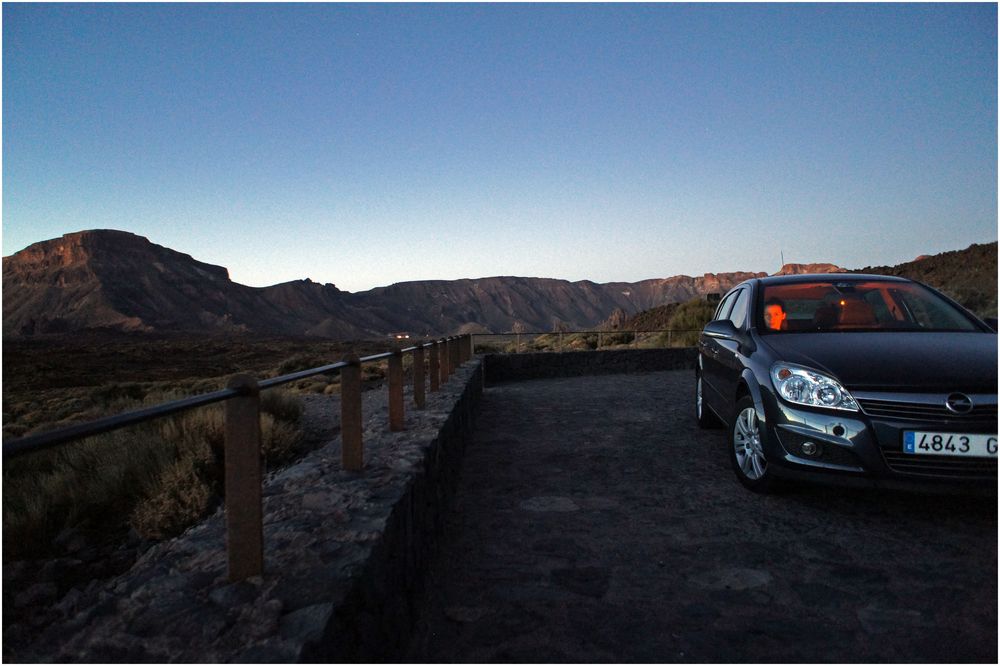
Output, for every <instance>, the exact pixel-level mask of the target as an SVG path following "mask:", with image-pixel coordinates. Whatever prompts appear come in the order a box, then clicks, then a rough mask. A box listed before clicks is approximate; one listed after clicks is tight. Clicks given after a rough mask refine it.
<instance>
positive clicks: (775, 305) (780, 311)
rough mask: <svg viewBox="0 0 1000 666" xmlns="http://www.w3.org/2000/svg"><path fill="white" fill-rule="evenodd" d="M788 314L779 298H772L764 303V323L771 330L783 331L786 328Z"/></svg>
mask: <svg viewBox="0 0 1000 666" xmlns="http://www.w3.org/2000/svg"><path fill="white" fill-rule="evenodd" d="M787 319H788V314H787V313H786V312H785V303H784V301H782V300H781V299H780V298H772V299H769V300H768V301H767V303H765V304H764V324H765V325H766V326H767V327H768V328H769V329H771V330H772V331H783V330H785V329H786V328H788V322H787V321H786V320H787Z"/></svg>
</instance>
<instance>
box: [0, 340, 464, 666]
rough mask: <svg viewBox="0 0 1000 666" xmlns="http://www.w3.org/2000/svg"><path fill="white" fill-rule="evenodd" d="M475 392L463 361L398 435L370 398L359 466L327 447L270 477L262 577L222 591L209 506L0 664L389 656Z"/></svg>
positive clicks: (410, 616) (79, 593) (81, 594)
mask: <svg viewBox="0 0 1000 666" xmlns="http://www.w3.org/2000/svg"><path fill="white" fill-rule="evenodd" d="M482 388H483V367H482V363H481V361H480V360H479V359H473V360H472V361H469V362H467V363H466V364H465V365H464V366H462V367H460V368H458V369H457V370H456V371H455V373H454V374H453V375H452V377H451V378H450V379H449V381H448V382H447V383H446V384H444V385H443V386H442V387H441V390H440V391H439V392H436V393H429V394H428V396H427V406H426V409H424V410H420V411H418V410H416V409H414V408H412V401H411V400H410V396H409V394H408V395H407V400H406V404H407V405H408V407H407V413H406V421H405V426H406V430H404V431H402V432H389V431H388V427H387V423H388V413H387V405H386V403H387V400H385V395H384V391H379V392H377V393H376V392H374V391H373V392H370V393H367V394H366V395H365V402H364V410H365V411H364V417H365V432H364V439H365V469H364V471H362V472H360V473H352V472H347V471H345V470H343V469H341V465H340V447H339V445H340V439H339V437H338V438H336V439H335V440H333V441H330V442H329V443H328V444H327V445H325V446H323V447H322V448H320V449H318V450H316V451H313V452H311V453H309V454H308V455H306V456H305V457H304V458H302V459H301V460H299V461H298V462H296V463H295V464H293V465H291V466H289V467H286V468H284V469H281V470H277V471H275V472H273V473H270V474H268V475H267V477H266V479H265V483H264V489H263V504H264V506H263V509H264V511H263V513H264V566H265V573H264V575H263V576H259V577H255V578H251V579H248V580H246V581H242V582H239V583H235V584H230V583H229V582H228V580H227V568H226V567H227V565H226V551H225V545H224V542H225V536H224V535H225V531H224V526H225V525H224V516H223V512H222V511H221V510H219V511H218V512H216V514H215V515H213V516H212V517H210V518H209V519H207V520H206V521H204V522H202V523H201V524H199V525H198V526H196V527H193V528H191V529H190V530H188V531H187V532H185V533H184V534H183V535H181V536H180V537H178V538H176V539H173V540H170V541H167V542H164V543H161V544H158V545H156V546H154V547H152V548H150V549H149V550H148V551H146V552H145V553H144V554H143V555H142V556H141V557H140V558H139V560H138V561H137V562H136V564H135V565H134V566H133V567H132V569H131V570H130V571H128V572H126V573H124V574H122V575H120V576H117V577H115V578H112V579H108V580H101V581H93V582H92V583H91V584H90V585H88V586H86V588H85V589H74V590H73V591H72V592H71V593H70V594H67V595H66V597H65V598H64V599H62V600H61V601H60V602H59V604H58V606H57V608H56V611H55V612H56V613H57V614H58V615H59V616H60V617H62V619H61V620H58V621H55V622H53V623H52V624H50V625H49V626H47V627H45V628H44V629H41V630H38V632H37V635H35V636H33V637H32V640H31V641H30V642H29V643H28V644H26V645H23V646H22V647H20V648H19V649H17V650H16V651H15V652H14V653H9V652H8V651H7V650H6V646H5V654H4V657H5V660H6V661H17V662H24V661H42V662H64V661H72V662H189V663H190V662H244V663H245V662H272V663H273V662H299V661H324V662H338V661H368V662H371V661H381V660H387V659H391V658H392V657H393V655H395V654H399V652H400V650H401V649H402V648H403V647H404V646H405V645H406V643H407V641H408V639H409V635H410V631H411V628H412V626H413V622H414V616H415V607H414V603H415V601H416V600H417V599H419V598H420V593H421V591H422V586H423V574H424V570H425V568H426V563H427V560H428V558H429V557H431V556H432V555H433V552H434V548H435V546H436V543H437V541H438V536H439V534H440V532H441V530H442V528H443V518H444V516H445V515H446V511H447V509H448V506H449V504H450V503H451V499H452V496H453V493H454V490H455V487H456V483H457V476H458V470H459V466H460V463H461V458H462V454H463V451H464V447H465V440H466V434H467V433H468V432H469V431H470V429H471V427H472V422H473V416H474V412H475V408H476V405H477V404H478V402H479V399H480V397H481V395H482ZM330 411H331V418H335V417H336V415H337V412H336V411H335V410H334V409H333V408H331V410H330ZM5 634H6V631H5ZM5 642H6V641H5Z"/></svg>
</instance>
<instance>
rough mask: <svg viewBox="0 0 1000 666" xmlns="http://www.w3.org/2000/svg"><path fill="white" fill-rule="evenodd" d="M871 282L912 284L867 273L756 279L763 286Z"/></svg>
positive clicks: (904, 280) (782, 276)
mask: <svg viewBox="0 0 1000 666" xmlns="http://www.w3.org/2000/svg"><path fill="white" fill-rule="evenodd" d="M873 280H878V281H884V282H912V280H907V279H906V278H903V277H896V276H894V275H870V274H868V273H803V274H800V275H769V276H767V277H762V278H756V281H757V282H759V283H760V284H762V285H765V286H770V285H776V284H799V283H802V282H870V281H873ZM751 281H752V280H751Z"/></svg>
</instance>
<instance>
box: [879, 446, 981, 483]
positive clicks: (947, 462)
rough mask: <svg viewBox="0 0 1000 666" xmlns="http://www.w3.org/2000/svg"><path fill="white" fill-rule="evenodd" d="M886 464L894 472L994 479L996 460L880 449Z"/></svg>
mask: <svg viewBox="0 0 1000 666" xmlns="http://www.w3.org/2000/svg"><path fill="white" fill-rule="evenodd" d="M882 456H883V457H884V458H885V462H886V464H887V465H888V466H889V468H890V469H891V470H893V471H894V472H899V473H901V474H919V475H923V476H938V477H941V476H946V477H954V478H963V479H977V478H983V479H996V478H997V461H996V458H993V459H983V458H954V457H951V456H915V455H911V454H909V453H903V452H902V451H890V450H886V449H882Z"/></svg>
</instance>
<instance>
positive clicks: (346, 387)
mask: <svg viewBox="0 0 1000 666" xmlns="http://www.w3.org/2000/svg"><path fill="white" fill-rule="evenodd" d="M344 362H345V363H347V364H348V365H347V367H345V368H341V370H340V439H341V443H340V460H341V464H343V466H344V469H346V470H350V471H352V472H359V471H361V469H362V468H363V467H364V466H365V449H364V442H363V441H362V440H361V359H359V358H358V355H357V354H354V353H350V354H348V355H347V356H345V357H344Z"/></svg>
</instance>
